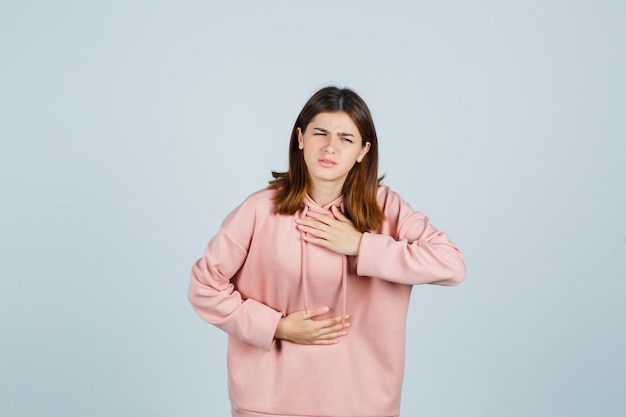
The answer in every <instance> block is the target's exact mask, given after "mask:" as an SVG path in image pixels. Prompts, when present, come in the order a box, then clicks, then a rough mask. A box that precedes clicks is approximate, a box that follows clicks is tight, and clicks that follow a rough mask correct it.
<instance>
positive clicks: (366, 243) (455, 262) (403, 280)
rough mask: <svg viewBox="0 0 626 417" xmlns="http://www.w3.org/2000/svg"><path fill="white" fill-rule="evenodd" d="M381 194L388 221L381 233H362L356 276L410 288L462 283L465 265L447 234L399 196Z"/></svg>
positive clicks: (386, 193)
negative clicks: (421, 285) (413, 286)
mask: <svg viewBox="0 0 626 417" xmlns="http://www.w3.org/2000/svg"><path fill="white" fill-rule="evenodd" d="M381 188H382V187H381ZM381 194H383V195H382V201H381V198H380V197H381V196H380V195H379V202H380V203H381V207H382V208H383V212H384V213H385V217H386V219H385V222H384V224H383V227H382V229H381V231H380V232H372V233H370V232H367V233H364V234H363V237H362V239H361V246H360V248H359V256H358V260H357V274H358V275H360V276H370V277H375V278H380V279H384V280H386V281H392V282H396V283H400V284H409V285H415V284H437V285H457V284H460V283H461V281H463V279H464V278H465V262H464V260H463V254H462V253H461V250H460V249H459V248H457V247H456V246H454V245H453V244H452V242H451V241H450V239H449V238H448V235H447V234H446V233H445V232H444V231H442V230H438V229H436V228H435V227H434V226H433V225H432V224H430V222H429V221H428V217H426V216H425V215H424V214H422V213H420V212H415V211H413V209H411V207H410V206H409V205H408V204H407V203H406V202H405V201H404V200H402V199H401V198H400V197H399V196H398V195H397V194H396V193H394V192H392V191H390V190H389V189H386V188H385V189H384V190H383V192H382V193H381Z"/></svg>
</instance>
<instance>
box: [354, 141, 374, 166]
mask: <svg viewBox="0 0 626 417" xmlns="http://www.w3.org/2000/svg"><path fill="white" fill-rule="evenodd" d="M371 146H372V144H371V143H370V142H365V146H362V147H361V153H359V156H357V158H356V161H357V162H361V161H362V160H363V158H365V155H366V154H367V153H368V152H369V150H370V147H371Z"/></svg>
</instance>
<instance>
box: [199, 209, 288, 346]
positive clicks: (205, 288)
mask: <svg viewBox="0 0 626 417" xmlns="http://www.w3.org/2000/svg"><path fill="white" fill-rule="evenodd" d="M245 211H246V210H245V209H242V207H241V206H240V207H238V208H237V209H235V211H233V212H232V213H231V214H230V215H229V216H228V217H227V218H226V219H225V220H224V223H223V224H222V228H221V229H220V231H219V232H218V233H217V235H215V237H213V238H212V239H211V240H210V242H209V244H208V245H207V248H206V250H205V253H204V256H203V257H202V258H200V259H199V260H198V261H196V263H194V265H193V267H192V268H191V282H190V284H189V291H188V297H189V301H190V302H191V305H192V306H193V308H194V310H195V311H196V313H198V315H199V316H200V317H201V318H202V319H204V320H205V321H207V322H209V323H211V324H214V325H215V326H217V327H219V328H220V329H222V330H224V331H226V332H227V333H228V334H230V335H232V336H234V337H236V338H238V339H240V340H243V341H244V342H247V343H250V344H252V345H255V346H258V347H260V348H263V349H265V350H267V351H269V350H270V347H271V345H272V342H273V340H274V333H275V331H276V326H277V325H278V320H279V319H280V318H281V317H282V313H281V312H278V311H276V310H274V309H272V308H271V307H269V306H267V305H265V304H262V303H260V302H258V301H256V300H253V299H251V298H248V299H245V300H244V299H243V297H242V295H241V294H240V293H239V291H237V289H236V288H235V286H234V285H233V284H232V282H231V281H230V279H231V278H232V277H233V276H234V275H235V274H236V273H237V271H238V270H239V268H240V267H241V266H242V265H243V263H244V262H245V260H246V257H247V255H248V250H247V249H246V245H249V241H250V240H251V238H252V233H253V230H254V216H253V215H252V213H246V212H245ZM229 229H230V230H229ZM246 242H247V243H246Z"/></svg>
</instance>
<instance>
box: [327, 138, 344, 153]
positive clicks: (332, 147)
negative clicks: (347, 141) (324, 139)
mask: <svg viewBox="0 0 626 417" xmlns="http://www.w3.org/2000/svg"><path fill="white" fill-rule="evenodd" d="M328 137H329V139H328V143H326V146H324V151H325V152H326V153H329V154H334V153H335V152H336V149H337V142H338V141H339V140H341V139H340V138H339V136H338V135H328Z"/></svg>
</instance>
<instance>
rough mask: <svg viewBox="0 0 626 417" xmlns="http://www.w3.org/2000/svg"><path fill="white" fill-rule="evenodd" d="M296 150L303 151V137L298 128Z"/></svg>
mask: <svg viewBox="0 0 626 417" xmlns="http://www.w3.org/2000/svg"><path fill="white" fill-rule="evenodd" d="M297 132H298V149H300V150H302V149H304V135H302V129H300V128H298V130H297Z"/></svg>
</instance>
